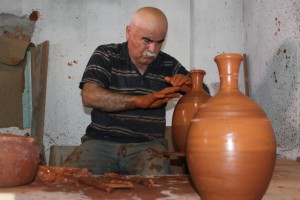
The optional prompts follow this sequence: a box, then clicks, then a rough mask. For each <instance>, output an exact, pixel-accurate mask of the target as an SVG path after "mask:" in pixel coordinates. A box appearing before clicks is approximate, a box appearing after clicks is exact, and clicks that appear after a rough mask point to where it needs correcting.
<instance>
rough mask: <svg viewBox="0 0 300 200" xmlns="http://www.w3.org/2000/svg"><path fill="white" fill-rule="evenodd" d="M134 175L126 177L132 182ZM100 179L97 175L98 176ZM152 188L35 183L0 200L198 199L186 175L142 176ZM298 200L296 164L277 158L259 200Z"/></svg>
mask: <svg viewBox="0 0 300 200" xmlns="http://www.w3.org/2000/svg"><path fill="white" fill-rule="evenodd" d="M134 177H135V176H126V179H125V180H126V181H128V182H132V181H131V180H133V179H134ZM98 178H101V176H98ZM146 179H147V180H151V183H153V185H152V187H148V186H146V185H145V184H140V183H139V184H138V183H137V182H132V183H133V184H132V185H133V188H122V189H113V190H112V191H110V192H107V191H104V190H102V189H98V188H95V187H91V186H88V185H86V184H81V183H78V182H73V183H67V184H64V183H61V182H60V183H57V182H52V183H45V182H41V181H38V180H35V181H34V182H33V183H31V184H29V185H25V186H19V187H11V188H0V199H1V200H2V199H3V200H41V199H44V200H47V199H49V200H50V199H55V200H60V199H71V200H88V199H134V200H137V199H151V200H153V199H157V200H158V199H159V200H170V199H195V200H196V199H201V198H200V196H199V195H198V193H197V191H196V190H195V188H194V187H193V184H192V181H191V179H190V176H189V175H183V174H178V175H168V176H157V177H146ZM281 199H282V200H292V199H293V200H294V199H300V162H296V161H293V160H285V159H277V161H276V166H275V171H274V174H273V177H272V180H271V183H270V185H269V188H268V190H267V192H266V194H265V195H264V197H263V200H281Z"/></svg>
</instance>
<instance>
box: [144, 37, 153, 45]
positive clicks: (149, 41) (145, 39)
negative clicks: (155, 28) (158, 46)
mask: <svg viewBox="0 0 300 200" xmlns="http://www.w3.org/2000/svg"><path fill="white" fill-rule="evenodd" d="M143 42H144V43H145V44H149V43H151V42H152V40H150V39H148V38H143Z"/></svg>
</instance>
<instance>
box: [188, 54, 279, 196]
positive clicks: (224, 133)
mask: <svg viewBox="0 0 300 200" xmlns="http://www.w3.org/2000/svg"><path fill="white" fill-rule="evenodd" d="M242 59H243V57H242V56H241V55H239V54H221V55H218V56H216V57H215V62H216V63H217V65H218V70H219V76H220V90H219V92H218V93H217V94H216V95H215V96H214V97H212V98H210V99H209V100H208V101H207V102H206V103H205V104H203V105H202V106H201V107H200V109H199V110H198V112H197V113H196V114H195V117H194V118H193V119H192V120H191V124H190V127H189V132H188V138H187V147H186V156H187V164H188V167H189V171H190V174H191V178H192V180H193V182H194V184H195V186H196V189H197V191H198V192H199V194H200V196H201V199H202V200H207V199H208V200H214V199H231V200H235V199H236V200H240V199H243V200H258V199H261V198H262V197H263V195H264V193H265V191H266V190H267V188H268V185H269V183H270V181H271V177H272V174H273V171H274V166H275V160H276V142H275V136H274V132H273V128H272V125H271V123H270V121H269V120H268V118H267V116H266V114H265V112H264V111H263V109H262V108H261V107H260V106H259V105H258V104H257V103H255V102H254V101H253V100H251V99H250V98H249V97H247V96H245V95H244V94H243V93H242V92H240V91H239V88H238V76H239V67H240V63H241V61H242Z"/></svg>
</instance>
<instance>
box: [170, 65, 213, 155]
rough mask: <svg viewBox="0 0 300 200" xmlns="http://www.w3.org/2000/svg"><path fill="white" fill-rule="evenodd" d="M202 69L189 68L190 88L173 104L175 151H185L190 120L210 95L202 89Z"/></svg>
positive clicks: (203, 73) (203, 72)
mask: <svg viewBox="0 0 300 200" xmlns="http://www.w3.org/2000/svg"><path fill="white" fill-rule="evenodd" d="M205 74H206V72H205V71H204V70H191V71H190V77H191V79H192V89H191V91H190V92H188V93H187V94H185V95H183V96H182V97H181V98H180V99H179V101H178V103H177V104H176V106H175V109H174V113H173V117H172V140H173V145H174V148H175V151H176V152H180V153H185V145H186V138H187V133H188V128H189V126H190V122H191V120H192V118H193V117H194V115H195V114H196V112H197V111H198V109H199V108H200V106H201V105H202V104H203V103H205V102H206V101H207V100H208V99H209V98H210V95H209V94H208V93H206V92H205V91H204V89H203V78H204V75H205Z"/></svg>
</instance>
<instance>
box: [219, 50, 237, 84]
mask: <svg viewBox="0 0 300 200" xmlns="http://www.w3.org/2000/svg"><path fill="white" fill-rule="evenodd" d="M242 60H243V57H242V56H241V55H240V54H221V55H218V56H216V57H215V62H216V63H217V65H218V70H219V76H220V90H227V89H237V90H238V89H239V85H238V82H239V69H240V64H241V61H242Z"/></svg>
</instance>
